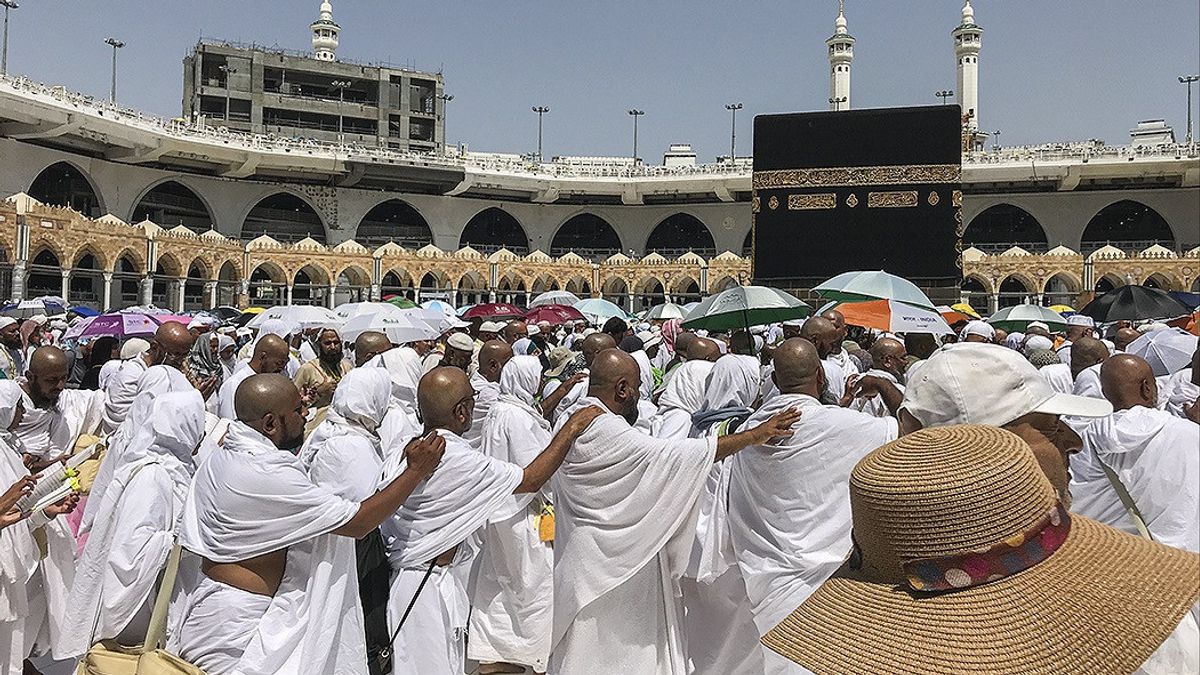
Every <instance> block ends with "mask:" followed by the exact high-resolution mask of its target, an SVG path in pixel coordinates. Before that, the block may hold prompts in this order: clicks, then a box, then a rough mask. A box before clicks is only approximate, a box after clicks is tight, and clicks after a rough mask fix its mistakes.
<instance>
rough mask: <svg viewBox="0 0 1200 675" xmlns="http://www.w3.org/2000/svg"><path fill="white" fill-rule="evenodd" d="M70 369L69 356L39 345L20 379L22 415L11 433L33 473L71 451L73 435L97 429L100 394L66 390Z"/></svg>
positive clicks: (92, 431) (100, 401)
mask: <svg viewBox="0 0 1200 675" xmlns="http://www.w3.org/2000/svg"><path fill="white" fill-rule="evenodd" d="M69 370H70V360H69V359H68V357H67V355H66V354H65V353H63V351H62V350H61V349H59V348H58V347H38V348H37V349H36V350H34V351H33V352H32V353H31V354H30V357H29V368H28V370H26V372H25V378H26V379H25V381H23V382H21V399H22V403H23V405H24V407H25V415H24V416H23V417H22V418H21V423H20V424H19V425H17V428H16V429H15V430H14V431H13V433H14V435H15V436H16V437H17V439H18V440H19V441H20V442H21V445H22V446H23V448H24V450H23V451H24V452H26V453H28V454H29V457H28V461H30V462H32V467H31V468H32V470H33V471H34V472H35V473H36V472H38V471H41V470H42V469H44V468H46V467H47V466H49V465H50V464H52V463H54V462H55V461H56V460H58V459H60V458H61V457H63V456H65V455H67V454H70V453H71V452H72V451H74V449H75V439H76V438H77V437H78V436H79V435H80V434H82V433H89V434H90V433H94V432H96V430H97V427H98V425H99V422H100V416H101V411H102V408H103V394H101V393H100V392H93V391H86V390H79V389H73V390H65V389H66V384H67V375H68V372H69ZM64 390H65V391H64Z"/></svg>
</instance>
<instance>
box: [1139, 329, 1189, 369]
mask: <svg viewBox="0 0 1200 675" xmlns="http://www.w3.org/2000/svg"><path fill="white" fill-rule="evenodd" d="M1125 351H1126V352H1127V353H1129V354H1134V355H1136V356H1140V357H1142V358H1143V359H1146V363H1149V364H1150V368H1151V369H1152V370H1154V376H1155V377H1162V376H1164V375H1171V374H1174V373H1177V372H1179V371H1181V370H1183V369H1184V368H1187V367H1188V366H1190V365H1191V364H1192V354H1194V353H1195V352H1196V336H1195V335H1192V334H1191V333H1189V332H1187V331H1186V330H1183V329H1182V328H1166V329H1159V330H1152V331H1150V332H1149V333H1146V334H1145V335H1142V336H1141V337H1139V338H1138V339H1136V340H1134V341H1133V342H1130V343H1129V345H1128V346H1127V347H1125Z"/></svg>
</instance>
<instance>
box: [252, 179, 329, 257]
mask: <svg viewBox="0 0 1200 675" xmlns="http://www.w3.org/2000/svg"><path fill="white" fill-rule="evenodd" d="M264 234H265V235H268V236H270V237H271V238H272V239H275V240H277V241H281V242H285V243H295V242H297V241H300V240H301V239H304V238H305V237H311V238H312V239H315V240H316V241H319V242H321V243H322V244H324V243H325V220H324V219H323V218H322V217H321V213H320V211H318V210H317V208H316V207H315V206H313V204H312V202H310V201H309V200H308V198H307V197H305V196H303V195H300V194H297V193H295V192H291V191H288V190H281V191H279V192H275V193H272V194H269V195H267V196H266V197H263V198H262V199H260V200H258V201H257V202H255V204H254V206H252V207H250V210H249V211H248V212H247V213H246V217H245V218H243V219H242V227H241V236H242V238H243V239H246V240H250V239H254V238H256V237H259V236H262V235H264Z"/></svg>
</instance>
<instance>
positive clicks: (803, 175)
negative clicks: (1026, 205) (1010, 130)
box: [753, 164, 962, 190]
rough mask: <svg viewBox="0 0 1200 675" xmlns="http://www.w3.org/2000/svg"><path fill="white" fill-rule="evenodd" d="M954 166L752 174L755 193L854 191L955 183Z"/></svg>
mask: <svg viewBox="0 0 1200 675" xmlns="http://www.w3.org/2000/svg"><path fill="white" fill-rule="evenodd" d="M961 181H962V167H961V166H959V165H958V164H910V165H901V166H852V167H840V168H824V169H782V170H777V171H756V172H754V181H753V187H754V189H755V190H769V189H775V188H812V187H858V186H863V185H920V184H929V183H959V182H961Z"/></svg>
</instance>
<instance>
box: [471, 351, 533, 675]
mask: <svg viewBox="0 0 1200 675" xmlns="http://www.w3.org/2000/svg"><path fill="white" fill-rule="evenodd" d="M541 375H542V364H541V361H539V360H538V358H537V357H535V356H514V357H513V358H512V359H511V360H510V361H509V362H508V363H507V364H506V365H505V366H504V371H503V373H502V374H501V376H500V398H499V399H498V400H497V401H496V403H495V404H494V405H493V406H492V409H491V414H489V415H488V417H487V420H485V421H484V423H483V435H482V443H481V449H482V451H483V454H485V455H487V456H489V457H493V458H495V459H498V460H502V461H505V462H509V463H510V464H514V465H516V466H522V467H523V466H528V465H529V464H530V463H531V462H533V460H534V459H536V458H537V456H538V455H539V454H541V452H542V450H543V449H544V448H546V446H548V445H549V444H550V439H551V435H550V423H549V422H547V421H546V419H545V418H544V417H542V414H541V411H540V410H538V408H537V405H536V403H535V399H534V396H535V395H536V392H537V390H538V387H539V385H540V384H541ZM542 492H543V494H541V495H538V496H539V499H533V497H534V495H532V494H525V495H512V496H511V497H509V498H508V500H507V504H506V505H504V506H503V507H502V508H501V510H499V511H498V512H497V513H496V514H495V516H494V517H493V519H492V522H491V523H489V524H488V525H487V526H486V527H484V529H483V532H482V533H481V534H482V548H481V549H480V552H479V556H478V557H477V558H476V560H475V567H474V570H473V573H472V575H471V576H472V587H471V605H472V612H471V622H470V629H469V635H470V636H471V640H470V642H469V644H468V645H467V658H470V659H472V660H474V661H480V662H483V663H497V662H507V663H516V664H521V665H525V666H529V667H531V668H533V669H534V670H535V671H537V672H545V671H546V664H547V661H549V659H550V635H551V632H552V630H553V622H552V618H551V610H552V609H553V607H552V605H553V592H554V548H553V546H552V545H551V544H550V543H549V542H543V541H541V540H540V539H539V537H538V528H537V518H538V513H539V511H540V507H541V505H542V504H543V503H545V502H548V501H549V499H548V498H547V496H546V495H545V494H544V493H545V492H546V490H543V491H542Z"/></svg>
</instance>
